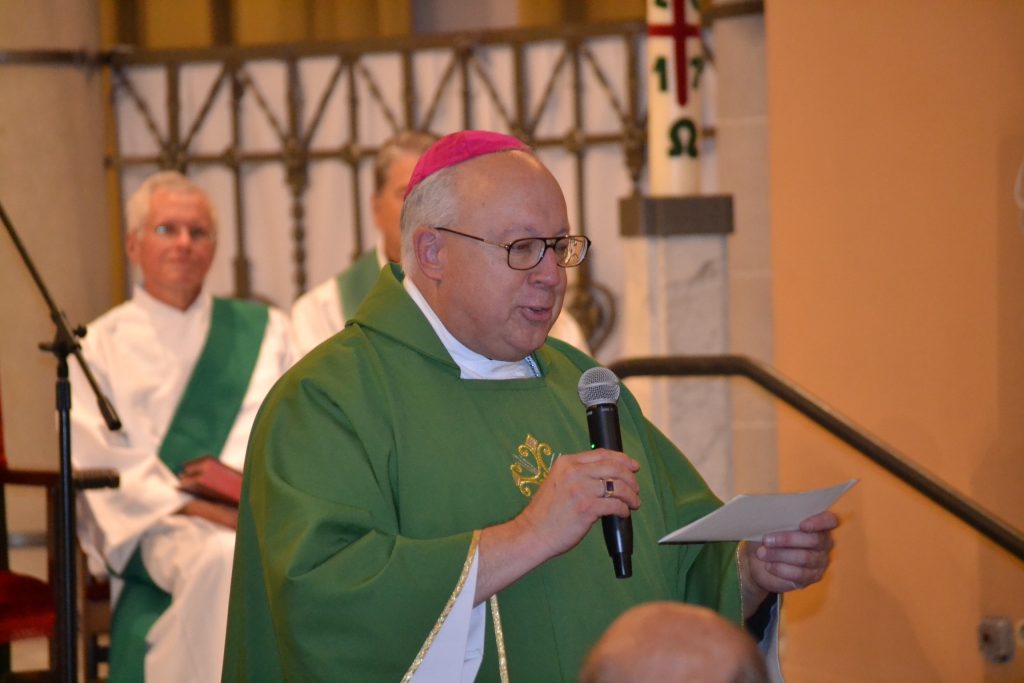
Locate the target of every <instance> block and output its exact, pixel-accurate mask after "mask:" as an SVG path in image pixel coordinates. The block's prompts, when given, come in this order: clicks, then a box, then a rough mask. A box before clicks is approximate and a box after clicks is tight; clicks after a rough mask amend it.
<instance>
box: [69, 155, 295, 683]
mask: <svg viewBox="0 0 1024 683" xmlns="http://www.w3.org/2000/svg"><path fill="white" fill-rule="evenodd" d="M127 219H128V233H127V236H126V239H125V247H126V251H127V254H128V259H129V260H130V262H131V263H132V266H133V269H134V270H135V271H136V273H137V275H138V276H139V277H140V278H141V280H140V281H139V282H138V284H136V286H135V288H134V291H133V292H132V297H131V299H130V300H128V301H126V302H124V303H122V304H120V305H119V306H116V307H114V308H113V309H111V310H110V311H108V312H107V313H105V314H104V315H102V316H101V317H99V318H98V319H97V320H95V321H93V322H92V323H91V324H90V325H89V333H88V335H87V336H86V337H85V339H84V340H83V342H82V351H83V353H84V355H85V357H86V359H87V360H88V361H89V363H90V365H91V367H92V369H93V371H94V372H95V375H96V379H97V381H98V382H99V384H100V386H101V387H102V388H103V390H104V392H105V393H106V394H107V395H108V396H109V397H111V399H112V400H113V403H114V405H115V406H116V408H117V410H118V412H119V414H120V416H121V419H122V423H123V425H124V426H123V427H122V429H121V430H120V431H118V432H111V431H109V430H108V429H107V427H106V425H105V423H104V421H103V418H102V416H101V415H100V413H99V410H98V409H97V407H96V403H95V401H94V400H93V399H92V397H91V395H90V392H89V388H88V386H87V384H86V380H85V377H84V375H83V374H82V373H81V372H80V371H79V370H78V368H77V366H73V368H72V394H73V410H72V414H71V418H72V445H73V451H72V458H73V462H74V465H75V466H76V467H80V468H94V467H104V468H112V469H116V470H117V471H118V472H119V473H120V477H121V486H120V488H119V489H115V490H103V491H87V492H85V493H84V494H83V499H82V502H83V505H82V514H81V516H80V522H81V524H80V538H81V539H82V542H83V545H84V546H85V547H86V549H87V550H89V551H91V553H92V554H93V555H94V556H95V557H98V558H100V559H101V560H102V562H103V564H104V565H106V567H107V568H108V569H109V571H110V572H111V574H112V577H113V582H114V584H115V585H114V600H115V609H114V623H113V628H112V639H111V665H110V666H111V669H110V674H111V678H112V679H117V680H142V678H143V675H144V677H145V680H147V681H216V680H219V678H220V667H221V660H222V655H223V647H224V632H225V623H226V619H227V597H228V587H229V582H230V577H231V560H232V555H233V549H234V540H235V531H234V530H235V526H236V522H237V518H238V512H237V508H235V507H232V506H231V505H225V504H221V503H217V502H213V501H211V500H207V499H203V498H198V497H195V496H192V495H189V494H187V493H185V492H184V491H182V490H181V489H180V481H179V477H178V473H179V471H180V470H181V469H182V467H183V466H184V465H185V463H187V462H189V461H191V460H193V459H195V458H198V457H200V456H204V455H209V456H213V457H216V458H219V459H220V461H221V462H222V463H224V464H226V465H228V466H230V467H234V468H236V469H241V467H242V463H243V460H244V457H245V446H246V442H247V441H248V438H249V430H250V428H251V426H252V422H253V419H254V418H255V416H256V410H257V409H258V408H259V405H260V403H261V402H262V400H263V397H264V396H265V395H266V393H267V391H268V390H269V389H270V387H271V385H272V384H273V383H274V382H275V381H276V380H277V378H278V377H279V376H280V374H281V373H282V372H283V371H284V370H285V369H286V368H287V367H288V366H289V365H290V364H291V362H292V360H293V357H294V355H295V353H294V343H293V341H292V338H291V331H290V327H289V324H288V319H287V317H286V316H285V315H284V314H283V313H281V312H280V311H276V310H273V309H269V308H268V307H266V306H264V305H262V304H256V303H251V302H246V301H234V300H228V299H219V298H214V297H212V296H211V295H210V294H209V293H208V292H206V291H205V290H204V288H203V285H204V282H205V279H206V274H207V273H208V272H209V269H210V266H211V264H212V262H213V256H214V253H215V251H216V246H217V225H216V220H215V217H214V211H213V207H212V206H211V204H210V201H209V199H208V198H207V196H206V194H205V193H204V192H203V191H202V189H200V188H199V187H198V186H196V185H195V184H193V183H192V182H191V181H189V180H188V179H187V178H185V177H184V176H183V175H181V174H179V173H176V172H170V171H167V172H161V173H157V174H155V175H153V176H150V177H149V178H148V179H147V180H146V181H145V182H143V183H142V186H141V187H140V188H139V189H138V190H137V191H136V192H135V194H134V195H133V196H132V197H131V199H130V200H129V202H128V206H127ZM165 608H166V609H165Z"/></svg>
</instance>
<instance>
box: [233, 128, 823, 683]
mask: <svg viewBox="0 0 1024 683" xmlns="http://www.w3.org/2000/svg"><path fill="white" fill-rule="evenodd" d="M402 238H403V254H402V264H403V268H404V273H403V272H402V271H400V270H398V269H397V268H395V267H389V268H386V269H385V270H384V271H383V272H382V274H381V276H380V278H378V280H377V284H376V285H375V286H374V289H373V290H372V291H371V292H370V294H369V296H368V297H367V299H366V302H365V303H364V304H363V305H362V306H360V308H359V311H358V312H357V313H356V315H355V318H354V320H353V321H352V322H351V323H350V324H349V326H348V327H346V328H345V330H344V331H342V332H341V333H339V334H337V335H335V336H334V337H332V338H331V339H330V340H329V341H327V342H325V343H324V344H321V345H320V346H319V347H317V348H316V349H315V350H314V351H313V352H311V353H310V354H308V355H307V356H306V357H305V358H304V359H303V360H301V361H300V362H299V363H297V364H296V365H295V367H294V368H292V369H291V370H290V371H289V372H288V373H286V375H285V376H284V377H283V378H282V380H281V381H280V382H279V383H278V384H277V385H276V386H275V387H274V389H273V390H272V391H271V393H270V395H269V396H268V397H267V401H266V403H265V404H264V407H263V409H262V411H261V412H260V417H259V419H258V420H257V422H256V424H255V425H254V427H253V436H252V441H251V442H250V447H249V455H248V460H247V463H246V474H245V476H246V482H247V486H248V488H247V489H246V491H247V495H246V497H245V498H244V499H243V501H242V503H241V506H240V509H239V531H238V550H237V555H236V558H237V565H236V571H235V575H234V577H233V579H232V587H231V590H232V592H231V611H230V612H231V613H230V616H229V623H228V643H227V651H226V653H225V670H224V678H225V680H227V681H235V680H238V681H243V680H254V679H265V680H302V681H312V680H340V679H344V680H353V681H395V680H409V681H416V682H419V681H445V682H448V681H465V682H468V681H473V680H478V681H506V680H529V681H566V680H572V679H574V678H575V676H576V674H577V672H578V671H579V669H580V665H581V664H582V661H583V658H584V656H585V655H586V653H587V651H588V649H589V648H590V646H591V645H592V644H593V643H594V642H595V641H596V640H597V639H598V638H599V637H600V635H601V633H602V632H603V631H604V630H605V628H607V626H608V625H609V624H610V623H611V622H612V621H613V620H614V619H615V618H616V617H617V616H619V614H621V613H622V612H624V611H625V610H627V609H629V608H630V607H632V606H634V605H636V604H639V603H641V602H649V601H655V600H677V601H683V602H690V603H694V604H698V605H703V606H706V607H708V608H710V609H714V610H715V611H717V612H719V613H721V614H722V615H724V616H725V617H726V618H728V619H731V620H733V621H734V622H738V623H742V622H743V620H744V618H745V617H750V616H752V615H754V614H755V612H756V611H757V610H758V608H759V607H760V606H761V605H762V604H763V603H764V604H767V605H772V604H774V596H772V594H773V593H778V592H781V591H788V590H794V589H797V588H800V587H802V586H806V585H808V584H811V583H814V582H816V581H818V580H820V579H821V577H822V576H823V574H824V571H825V568H826V567H827V565H828V556H829V551H830V549H831V547H832V538H831V530H832V529H833V528H834V527H835V526H836V524H837V520H836V518H835V516H834V515H832V514H831V513H829V512H825V513H822V514H821V515H816V516H814V517H811V518H809V519H807V520H804V522H803V523H802V525H801V527H800V530H799V531H791V532H783V533H778V534H769V535H768V536H767V537H766V538H765V539H764V541H765V543H764V544H761V543H751V544H745V545H743V546H741V547H740V548H739V549H737V546H736V544H734V543H704V544H689V545H673V546H667V547H666V546H659V545H658V543H657V540H658V539H659V538H661V537H662V536H664V535H665V534H667V533H668V532H670V531H673V530H674V529H676V528H678V527H680V526H683V525H684V524H686V523H688V522H691V521H693V520H694V519H696V518H697V517H700V516H702V515H704V514H706V513H708V512H710V511H712V510H714V509H715V508H716V507H718V506H719V505H720V502H719V501H718V500H717V499H716V498H715V496H714V495H713V494H712V493H711V491H710V490H708V488H707V486H706V485H705V483H704V481H703V480H702V479H701V478H700V475H699V474H698V473H697V472H696V470H695V469H694V468H693V466H692V465H691V464H690V463H689V461H687V460H686V458H685V457H684V456H683V455H682V453H680V452H679V450H678V449H677V448H676V447H675V446H673V445H672V444H671V443H670V442H669V441H668V439H666V438H665V436H664V435H663V434H661V432H659V431H658V430H657V429H656V428H655V427H654V426H653V425H652V424H651V423H650V422H648V421H647V420H646V419H645V418H644V416H643V414H642V412H641V411H640V408H639V406H638V405H637V403H636V400H635V399H634V398H633V396H632V395H631V394H630V393H629V391H628V390H626V389H624V390H623V392H622V398H621V399H620V401H619V416H620V419H621V431H622V443H623V452H620V451H617V450H610V449H607V448H591V440H590V435H589V432H588V427H587V420H586V417H585V414H584V410H583V408H582V406H581V405H580V403H579V398H578V394H577V384H578V382H579V380H580V378H581V374H582V373H583V372H584V371H585V370H587V369H589V368H591V367H593V366H594V361H593V359H591V358H590V357H589V356H587V355H586V354H584V353H582V352H580V351H579V350H577V349H575V348H574V347H572V346H571V345H569V344H566V343H564V342H562V341H559V340H557V339H552V338H550V337H549V336H548V332H549V331H550V329H551V326H552V325H553V324H554V321H555V320H556V319H557V317H558V315H559V313H560V311H561V306H562V299H563V297H564V295H565V287H566V269H568V268H572V267H575V266H578V265H579V264H580V263H582V262H583V260H584V259H585V258H586V256H587V252H588V249H589V246H590V240H589V239H588V238H586V237H585V236H582V235H574V234H572V231H571V229H570V225H569V219H568V212H567V209H566V203H565V198H564V196H563V195H562V191H561V189H560V188H559V186H558V183H557V181H556V180H555V178H554V176H553V175H552V174H551V172H550V171H549V170H548V169H547V168H546V167H545V166H544V165H543V163H541V161H540V160H539V159H538V158H537V156H536V155H535V154H534V153H533V151H532V150H531V149H530V148H529V147H528V146H527V145H525V144H524V143H523V142H521V141H520V140H517V139H516V138H513V137H510V136H508V135H503V134H499V133H493V132H488V131H462V132H459V133H453V134H452V135H449V136H446V137H444V138H442V139H441V140H439V141H438V142H437V143H435V144H434V145H433V146H432V147H431V148H430V149H429V150H427V152H425V153H424V154H423V155H422V156H421V157H420V160H419V162H418V163H417V165H416V169H415V170H414V171H413V175H412V178H411V180H410V182H409V189H408V190H407V196H406V201H405V206H404V207H403V209H402ZM641 498H642V499H643V505H641ZM609 515H615V516H618V517H630V518H631V519H632V522H633V532H634V537H635V544H634V552H633V557H632V568H633V576H632V578H628V579H617V578H615V575H614V574H613V572H612V567H611V563H610V562H609V561H608V552H607V548H606V546H605V543H604V540H603V538H602V534H601V529H600V527H601V525H600V524H596V522H597V520H599V519H601V518H602V517H604V516H609Z"/></svg>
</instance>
